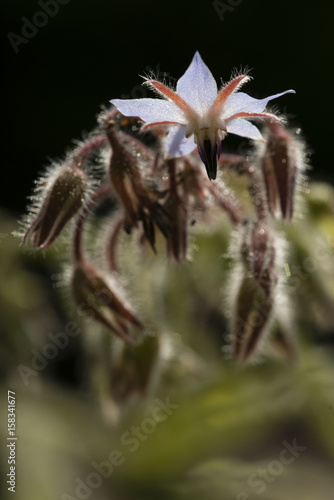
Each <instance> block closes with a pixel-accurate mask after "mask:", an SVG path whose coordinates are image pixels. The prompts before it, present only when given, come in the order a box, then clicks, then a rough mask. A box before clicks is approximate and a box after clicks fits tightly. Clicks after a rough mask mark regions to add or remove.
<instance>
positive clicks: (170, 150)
mask: <svg viewBox="0 0 334 500" xmlns="http://www.w3.org/2000/svg"><path fill="white" fill-rule="evenodd" d="M249 80H250V77H249V76H247V75H239V76H237V77H235V78H233V79H232V80H231V81H230V82H229V83H228V84H227V85H225V86H224V87H223V88H222V89H221V90H220V91H218V88H217V84H216V81H215V79H214V77H213V75H212V73H211V71H210V70H209V68H208V67H207V66H206V64H205V63H204V62H203V60H202V58H201V56H200V55H199V53H198V52H196V53H195V55H194V57H193V60H192V62H191V64H190V66H189V68H188V69H187V71H186V72H185V73H184V75H183V76H182V77H181V78H180V79H179V80H178V82H177V85H176V92H175V91H174V90H172V89H170V88H168V87H166V85H164V84H163V83H161V82H158V81H156V80H152V79H145V85H148V86H149V87H150V88H152V89H153V90H155V91H156V92H157V93H158V95H159V96H160V97H162V98H163V99H149V98H143V99H131V100H128V99H124V100H123V99H112V100H111V101H110V102H111V103H112V104H113V105H114V106H116V108H117V109H118V110H119V111H120V112H121V113H122V114H123V115H125V116H136V117H139V118H140V119H141V120H143V121H144V122H146V124H145V125H144V127H143V128H144V129H147V128H150V127H156V126H162V125H173V128H172V129H171V130H170V132H169V134H168V137H167V140H166V144H165V154H166V158H178V157H180V156H184V155H187V154H189V153H191V152H192V151H194V149H195V148H196V146H197V149H198V153H199V155H200V157H201V159H202V161H203V163H204V165H205V167H206V170H207V173H208V176H209V179H215V178H216V176H217V158H219V156H220V150H221V141H222V139H224V137H225V136H226V134H227V133H231V134H236V135H239V136H241V137H247V138H249V139H253V140H264V139H263V137H262V135H261V132H260V131H259V129H258V128H257V127H255V125H253V124H252V123H250V122H249V121H248V119H249V118H266V119H268V118H269V119H277V117H276V116H275V115H273V114H271V113H266V112H264V110H265V108H266V106H267V104H268V102H269V101H271V100H272V99H276V98H277V97H280V96H282V95H284V94H287V93H291V92H292V93H294V92H295V91H294V90H286V91H285V92H281V93H279V94H274V95H271V96H269V97H266V98H264V99H254V98H253V97H250V96H249V95H247V94H245V93H243V92H237V91H238V90H239V89H240V87H241V86H242V85H243V84H244V83H246V82H247V81H249Z"/></svg>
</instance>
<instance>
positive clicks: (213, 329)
mask: <svg viewBox="0 0 334 500" xmlns="http://www.w3.org/2000/svg"><path fill="white" fill-rule="evenodd" d="M333 200H334V193H333V189H332V188H331V187H330V186H328V185H326V184H311V185H310V191H309V193H308V194H307V195H304V200H303V203H302V204H301V206H302V207H303V212H304V216H303V218H301V219H300V220H298V219H297V220H296V221H295V222H294V223H293V224H292V225H291V226H287V225H286V226H284V227H282V228H281V231H283V232H285V233H286V234H287V239H288V242H289V247H290V248H289V253H288V257H287V263H288V264H289V269H290V270H291V276H290V277H288V278H287V287H286V293H289V286H290V295H289V302H290V304H291V311H292V320H291V323H290V324H291V325H292V328H291V327H290V329H291V330H292V331H290V332H289V334H290V335H291V338H292V337H293V338H295V341H293V340H292V344H293V345H295V346H296V350H297V353H298V354H297V360H296V362H295V363H291V362H288V360H287V359H286V358H289V357H291V356H289V349H288V348H287V346H286V345H284V343H283V344H282V342H281V341H280V336H279V332H278V333H277V335H276V337H275V338H273V339H272V341H271V342H270V343H268V346H267V352H268V357H266V358H264V359H263V360H262V361H261V362H260V363H256V364H253V365H247V366H240V365H236V364H235V363H234V362H233V361H232V360H230V359H229V358H228V356H227V355H226V354H225V351H224V348H225V347H226V332H227V330H226V329H227V315H228V314H227V313H228V311H227V310H226V307H224V300H223V297H224V296H226V288H225V284H226V283H227V277H228V275H229V273H230V272H231V271H230V270H231V263H232V260H233V256H232V255H231V254H230V253H229V249H228V243H227V242H228V236H229V233H230V226H229V224H228V222H224V220H223V222H222V221H219V220H217V221H216V222H214V223H213V224H212V226H211V227H209V228H208V227H205V228H204V227H203V226H201V225H198V227H197V226H195V227H194V228H193V237H192V238H193V240H192V258H191V260H190V261H189V262H187V264H186V265H185V266H182V267H179V266H178V265H175V264H170V263H168V262H167V261H166V259H165V257H164V250H163V249H162V248H159V252H158V256H156V257H155V256H153V254H151V253H150V251H149V250H148V249H146V248H144V249H143V252H142V253H138V250H136V248H137V247H136V245H134V244H133V243H134V242H133V241H132V240H131V239H129V238H128V237H125V236H124V240H123V246H122V249H123V250H122V252H121V254H120V255H119V259H120V266H121V269H122V272H123V275H124V280H125V281H126V285H127V288H128V289H129V290H131V294H132V297H131V299H132V300H134V301H135V303H136V304H137V308H138V310H139V311H140V313H141V316H142V317H143V320H144V321H145V324H146V325H147V333H148V336H147V338H146V339H145V341H144V342H143V344H142V345H140V346H138V347H136V348H129V347H126V348H124V347H123V346H122V345H121V343H120V342H119V341H118V340H114V339H113V338H112V337H111V335H110V333H108V332H106V331H104V330H103V329H102V328H100V327H96V325H95V324H94V323H92V322H89V321H88V320H87V318H86V320H85V319H83V318H80V317H79V316H78V315H77V314H76V311H75V309H74V308H71V307H69V301H70V299H69V297H68V296H67V295H66V292H65V293H63V294H60V293H59V290H57V289H56V290H55V289H54V288H53V287H52V283H53V281H54V275H55V274H56V275H58V274H59V273H61V268H60V264H59V261H60V257H61V258H63V256H64V255H65V256H66V251H67V250H66V245H65V244H61V243H60V244H58V247H57V249H55V250H50V251H48V252H47V253H45V255H43V256H41V255H37V254H35V253H30V252H29V251H27V250H24V249H23V248H22V247H20V244H19V241H18V239H17V238H14V237H12V236H11V232H12V231H13V230H15V229H16V221H15V220H13V219H12V218H11V217H10V216H8V214H2V215H1V235H2V238H1V240H0V259H1V260H0V279H1V287H0V299H1V303H0V312H1V341H0V342H1V351H0V353H1V389H2V391H1V406H0V408H1V410H0V425H1V445H2V446H1V450H2V455H1V462H0V464H1V475H2V478H3V491H4V493H7V491H6V489H7V487H6V484H5V480H6V474H7V472H8V464H7V448H6V438H7V416H6V414H7V403H6V399H7V396H6V393H7V390H12V391H15V393H16V413H17V436H18V441H17V448H16V450H17V464H16V467H17V469H16V470H17V493H16V495H17V496H16V497H17V498H19V499H20V500H21V499H22V500H23V499H24V500H30V499H31V500H32V499H34V500H48V499H50V500H51V499H52V500H53V499H60V498H62V499H63V500H65V499H66V498H67V499H70V498H78V499H79V498H91V499H94V500H95V499H96V500H144V499H145V500H150V499H166V500H170V499H173V500H181V499H182V500H183V499H184V500H187V499H189V500H190V499H202V498H203V497H206V498H208V499H209V500H216V499H217V500H218V499H219V500H220V499H224V500H225V499H227V500H230V499H231V500H232V499H233V500H234V499H235V500H247V499H253V498H263V499H266V500H276V499H277V500H281V499H284V500H292V499H294V500H295V499H303V500H318V499H322V500H330V499H332V498H333V491H334V482H333V474H332V470H333V464H334V366H333V361H334V349H333V346H334V342H333V338H334V337H333V334H334V258H333V246H334V243H333V242H334V217H333V215H334V206H333ZM99 230H100V229H99V228H92V231H93V232H94V231H99ZM126 238H127V239H126ZM158 247H159V244H158ZM96 254H97V253H96ZM65 260H66V259H65ZM282 272H286V269H282ZM296 278H298V282H297V281H296ZM289 279H290V280H293V279H294V281H291V282H290V285H289ZM222 287H223V289H222ZM65 290H66V287H65ZM61 295H63V298H62V299H61ZM282 314H283V315H284V312H282ZM283 319H284V318H283ZM69 324H72V325H73V324H75V325H76V326H77V328H80V334H78V335H76V336H73V337H70V338H68V343H67V344H66V346H65V347H58V350H57V351H54V352H56V356H54V358H53V359H49V360H47V362H46V365H45V366H44V367H43V368H41V369H40V370H36V361H33V358H34V356H36V353H39V354H41V355H42V353H43V352H44V358H45V353H47V352H49V351H47V350H46V348H45V346H46V345H47V344H50V343H52V341H51V340H50V336H49V335H48V334H49V333H50V332H51V333H53V334H56V333H58V332H63V333H64V332H65V331H66V326H68V325H69ZM50 352H51V351H50ZM34 363H35V364H34ZM20 366H21V369H20V368H19V369H18V367H20ZM22 366H24V367H26V368H27V370H28V371H27V372H22ZM40 366H42V365H40ZM29 370H34V372H35V373H34V374H32V372H29ZM168 402H170V404H171V406H170V408H171V409H169V410H165V411H164V410H161V408H163V407H164V405H165V406H166V405H167V408H168ZM157 407H159V408H160V410H159V413H158V412H157ZM154 415H155V416H156V415H159V416H160V417H162V416H165V417H166V418H161V419H160V417H159V419H157V418H156V417H154ZM138 432H139V433H140V434H136V433H138ZM286 443H288V445H290V446H293V445H294V443H297V445H298V446H299V447H301V448H300V450H299V451H297V452H296V454H295V456H294V455H293V454H291V453H290V456H291V457H293V461H291V463H289V464H287V463H284V462H283V461H282V460H281V459H280V458H279V457H281V456H282V455H281V453H282V450H284V448H286V446H287V445H286ZM302 448H303V449H302ZM112 452H116V454H114V455H112ZM117 452H118V453H117ZM112 460H115V464H114V465H112ZM94 462H95V463H97V464H101V463H102V462H104V463H105V467H106V468H105V469H104V470H105V471H107V472H105V475H106V476H108V477H105V478H103V477H102V476H101V474H100V475H99V474H98V473H97V469H96V467H95V466H94V465H93V464H94ZM116 462H117V464H116ZM106 463H108V464H109V465H108V466H107V465H106ZM108 471H109V473H108ZM92 473H95V476H92ZM261 474H262V478H261V477H260V475H261ZM78 478H80V480H81V481H82V482H83V483H81V482H80V481H79V479H78ZM94 478H95V479H94ZM94 480H95V483H94ZM90 482H91V483H90ZM79 484H80V487H79V486H78V485H79ZM83 484H84V485H86V486H83ZM89 484H91V486H89ZM93 485H94V486H93ZM97 485H98V486H97ZM95 486H96V487H95ZM76 488H79V489H77V491H76ZM260 490H261V491H260ZM66 495H67V496H66ZM80 495H81V496H80ZM85 495H86V496H85Z"/></svg>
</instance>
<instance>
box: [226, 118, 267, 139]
mask: <svg viewBox="0 0 334 500" xmlns="http://www.w3.org/2000/svg"><path fill="white" fill-rule="evenodd" d="M226 128H227V132H228V133H229V134H236V135H240V137H247V138H248V139H253V140H254V141H264V139H263V137H262V134H261V132H260V131H259V129H258V128H257V127H255V125H253V124H252V123H251V122H249V121H247V120H244V119H243V118H235V119H234V120H231V121H230V122H228V123H227V125H226Z"/></svg>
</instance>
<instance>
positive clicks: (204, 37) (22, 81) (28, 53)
mask: <svg viewBox="0 0 334 500" xmlns="http://www.w3.org/2000/svg"><path fill="white" fill-rule="evenodd" d="M62 1H63V2H64V1H66V0H62ZM216 4H217V5H218V4H219V2H218V3H217V2H216ZM220 5H221V7H220V8H221V9H222V10H221V11H220V16H219V15H218V13H217V11H216V9H215V2H211V1H204V0H198V1H181V0H179V1H162V2H158V1H151V0H146V1H140V2H139V1H117V2H115V1H110V0H109V1H107V0H97V1H94V2H93V1H87V2H84V1H83V0H81V1H79V0H69V1H68V3H67V4H66V5H59V12H58V13H57V14H56V15H55V16H54V17H53V18H52V17H50V16H49V18H48V21H47V23H46V25H45V26H43V27H40V28H38V32H37V33H36V34H35V36H33V37H32V38H31V39H30V40H29V41H28V43H26V44H24V43H21V44H19V46H18V53H15V52H14V50H13V47H12V45H11V43H10V41H9V39H8V37H7V35H8V33H9V32H12V33H15V34H16V35H19V36H22V28H23V25H24V21H23V20H22V18H23V17H24V16H25V17H26V18H27V19H28V20H30V21H32V20H34V19H35V20H36V19H39V21H42V22H43V19H41V18H38V16H37V18H36V13H37V12H38V11H41V10H42V9H41V6H40V5H39V3H38V0H29V1H27V0H16V1H15V2H13V1H9V0H6V1H2V2H1V7H0V9H1V13H2V19H3V22H4V29H3V33H2V41H3V43H4V47H5V59H4V62H3V71H2V80H3V83H4V88H3V91H2V109H3V110H4V112H3V113H2V123H3V125H4V129H5V136H4V135H3V141H2V155H1V156H2V172H3V175H2V182H1V187H2V193H1V200H0V206H6V207H8V208H9V209H10V210H11V211H14V213H16V214H20V212H22V211H23V210H24V207H25V205H26V197H27V196H28V195H29V194H30V192H31V189H32V187H33V181H34V179H35V178H36V176H37V174H38V172H39V171H40V170H41V168H42V167H43V165H45V164H47V162H48V160H47V159H48V158H50V157H51V158H57V157H61V156H62V154H63V152H64V150H65V149H66V147H68V146H70V145H71V141H72V139H74V138H80V135H81V133H82V132H83V131H85V130H86V131H89V130H90V129H91V128H92V127H93V126H94V123H95V117H96V114H97V113H98V112H99V110H100V106H101V105H106V104H108V101H109V99H111V98H115V97H122V96H123V97H124V96H125V95H128V96H132V97H141V96H143V95H144V94H143V93H142V92H143V91H141V90H140V89H139V88H138V86H139V85H140V83H141V79H140V77H139V76H138V75H139V74H143V73H145V72H147V71H148V68H151V69H152V70H153V71H154V72H157V71H160V73H168V74H169V75H171V76H172V77H175V78H179V77H180V76H181V75H182V74H183V73H184V71H185V70H186V68H187V67H188V65H189V63H190V61H191V58H192V56H193V54H194V52H195V51H196V50H199V51H200V53H201V55H202V57H203V59H204V61H205V62H206V63H207V65H208V66H209V68H210V69H211V71H212V73H213V74H214V76H215V77H216V79H217V80H218V81H219V78H222V79H223V80H224V81H226V80H228V79H229V78H230V73H231V71H232V69H233V68H235V67H236V68H238V69H239V68H240V67H245V66H246V65H247V66H248V67H250V68H252V72H251V74H252V76H253V77H254V80H253V81H252V82H250V83H249V84H248V85H247V86H246V87H245V91H246V92H248V93H250V94H251V95H253V96H254V97H265V96H267V95H270V94H274V93H276V92H280V91H283V90H286V89H289V88H294V89H295V90H296V91H297V94H296V95H295V96H291V95H288V96H285V97H284V98H282V99H280V100H279V101H277V104H278V105H279V108H280V110H282V111H284V112H286V113H287V114H288V115H291V123H292V124H293V125H294V126H298V127H301V128H302V130H303V134H304V137H305V138H306V140H307V142H308V145H309V148H310V150H311V152H312V165H313V171H312V172H311V174H310V175H311V176H312V178H315V179H325V180H329V181H332V179H333V170H332V168H333V167H332V161H331V153H332V137H331V132H332V116H331V115H332V113H331V111H332V96H331V87H332V80H333V79H332V63H333V34H332V33H333V13H334V6H333V3H330V2H327V1H326V2H325V1H323V2H321V1H310V0H309V1H307V2H305V1H304V0H297V1H291V0H290V1H288V0H286V1H279V2H271V1H264V0H241V1H240V0H239V1H237V0H229V1H228V0H226V1H223V2H220ZM223 5H225V6H227V9H228V10H226V11H225V12H223V10H224V6H223ZM217 8H218V9H219V7H217ZM34 16H35V17H34ZM37 22H38V21H37Z"/></svg>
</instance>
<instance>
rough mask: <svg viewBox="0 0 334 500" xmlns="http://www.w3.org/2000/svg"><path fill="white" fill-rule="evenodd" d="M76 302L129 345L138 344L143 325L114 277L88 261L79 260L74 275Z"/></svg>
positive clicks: (73, 286)
mask: <svg viewBox="0 0 334 500" xmlns="http://www.w3.org/2000/svg"><path fill="white" fill-rule="evenodd" d="M72 290H73V295H74V299H75V302H76V303H77V305H78V306H79V307H80V308H83V307H85V309H86V310H87V309H88V310H89V311H90V312H91V315H92V316H93V317H94V319H95V320H96V321H98V322H99V323H101V324H102V325H103V326H105V327H106V328H107V329H108V330H110V331H111V332H113V333H115V334H116V335H117V336H118V337H120V338H121V339H122V340H123V341H124V342H126V343H127V344H132V343H134V341H135V340H137V338H138V331H139V330H142V328H143V325H142V323H141V322H140V321H139V319H138V318H137V317H136V315H135V314H134V312H133V311H132V310H131V308H130V306H129V305H128V303H127V302H126V300H125V299H124V297H122V296H121V294H120V290H119V285H118V284H117V289H116V287H115V286H114V284H113V283H112V282H111V280H107V279H106V278H105V277H104V276H103V275H102V273H101V272H100V271H99V270H98V269H96V268H95V267H94V266H93V265H91V264H89V263H88V262H78V263H77V264H76V267H75V269H74V272H73V276H72Z"/></svg>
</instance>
